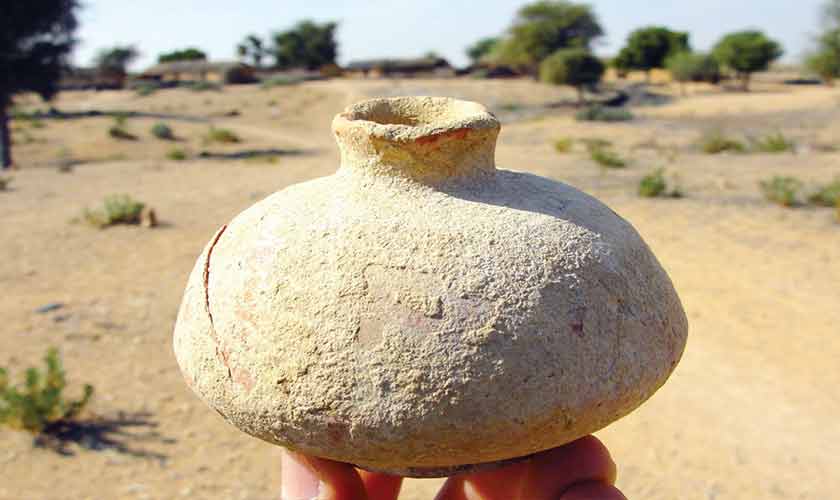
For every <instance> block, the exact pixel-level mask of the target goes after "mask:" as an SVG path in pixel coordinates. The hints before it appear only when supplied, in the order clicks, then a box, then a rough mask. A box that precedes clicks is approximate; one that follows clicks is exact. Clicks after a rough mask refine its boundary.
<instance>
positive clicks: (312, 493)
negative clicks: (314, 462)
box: [280, 450, 321, 500]
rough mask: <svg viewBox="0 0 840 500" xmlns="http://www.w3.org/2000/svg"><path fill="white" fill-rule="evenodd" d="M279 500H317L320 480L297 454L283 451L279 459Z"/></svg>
mask: <svg viewBox="0 0 840 500" xmlns="http://www.w3.org/2000/svg"><path fill="white" fill-rule="evenodd" d="M280 480H281V486H280V500H317V498H318V496H319V495H320V492H321V480H320V479H318V475H317V474H315V471H314V470H312V469H311V468H310V467H309V466H308V465H307V464H306V462H305V459H303V458H301V457H300V456H299V455H298V454H297V453H293V452H291V451H286V450H284V451H283V456H282V458H281V459H280Z"/></svg>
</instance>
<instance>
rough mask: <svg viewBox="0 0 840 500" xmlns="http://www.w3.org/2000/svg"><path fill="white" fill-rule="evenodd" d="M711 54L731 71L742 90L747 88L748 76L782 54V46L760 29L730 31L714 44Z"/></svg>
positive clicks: (768, 64)
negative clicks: (739, 82)
mask: <svg viewBox="0 0 840 500" xmlns="http://www.w3.org/2000/svg"><path fill="white" fill-rule="evenodd" d="M712 54H713V55H714V56H715V59H717V60H718V62H720V64H722V65H723V66H726V67H728V68H730V69H732V70H733V71H735V74H736V76H737V78H738V79H739V80H740V81H741V85H742V87H743V89H744V90H749V83H750V76H751V75H752V73H755V72H756V71H764V70H766V69H767V68H769V67H770V64H771V63H772V62H773V61H775V60H776V59H778V58H779V57H781V56H782V54H783V50H782V46H781V45H779V43H778V42H776V41H775V40H772V39H770V38H768V37H767V35H765V34H764V33H762V32H761V31H756V30H747V31H739V32H736V33H730V34H728V35H726V36H724V37H723V38H722V39H721V40H720V41H719V42H718V43H717V45H715V48H714V50H713V51H712Z"/></svg>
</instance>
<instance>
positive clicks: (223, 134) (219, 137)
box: [205, 127, 242, 144]
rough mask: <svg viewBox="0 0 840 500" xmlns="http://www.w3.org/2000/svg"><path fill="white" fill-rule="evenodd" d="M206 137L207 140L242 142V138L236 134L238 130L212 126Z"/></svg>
mask: <svg viewBox="0 0 840 500" xmlns="http://www.w3.org/2000/svg"><path fill="white" fill-rule="evenodd" d="M205 139H206V140H207V142H211V143H212V142H219V143H222V144H235V143H238V142H242V139H241V138H240V137H239V136H238V135H237V134H236V132H234V131H232V130H230V129H226V128H216V127H210V131H209V132H207V136H206V137H205Z"/></svg>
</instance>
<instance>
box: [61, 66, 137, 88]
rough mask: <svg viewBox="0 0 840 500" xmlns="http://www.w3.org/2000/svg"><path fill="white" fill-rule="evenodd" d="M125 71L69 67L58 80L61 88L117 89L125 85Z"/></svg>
mask: <svg viewBox="0 0 840 500" xmlns="http://www.w3.org/2000/svg"><path fill="white" fill-rule="evenodd" d="M125 77H126V75H125V73H124V72H122V71H108V70H103V69H99V68H68V69H67V70H65V71H63V72H62V73H61V77H60V78H59V80H58V88H59V90H117V89H121V88H123V86H125Z"/></svg>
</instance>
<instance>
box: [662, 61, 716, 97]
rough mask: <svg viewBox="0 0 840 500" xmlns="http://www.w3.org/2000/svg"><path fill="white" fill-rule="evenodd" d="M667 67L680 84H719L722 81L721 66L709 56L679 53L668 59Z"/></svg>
mask: <svg viewBox="0 0 840 500" xmlns="http://www.w3.org/2000/svg"><path fill="white" fill-rule="evenodd" d="M665 67H666V68H667V69H668V71H669V72H670V73H671V76H672V77H673V79H674V80H676V81H678V82H680V83H685V82H709V83H718V81H719V80H720V65H719V64H718V62H717V60H716V59H715V58H714V57H712V56H710V55H709V54H703V53H700V52H678V53H676V54H673V55H672V56H670V57H668V59H667V60H666V61H665ZM683 90H684V89H683Z"/></svg>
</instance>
